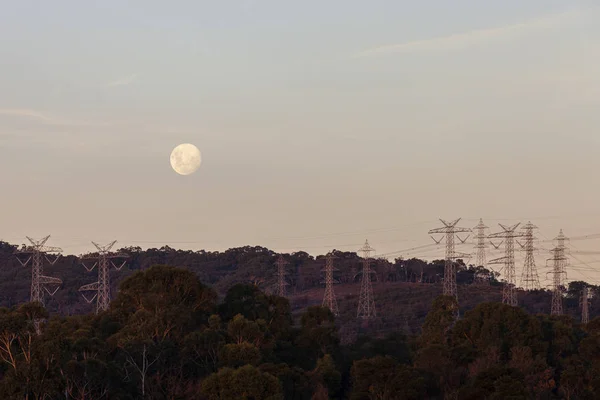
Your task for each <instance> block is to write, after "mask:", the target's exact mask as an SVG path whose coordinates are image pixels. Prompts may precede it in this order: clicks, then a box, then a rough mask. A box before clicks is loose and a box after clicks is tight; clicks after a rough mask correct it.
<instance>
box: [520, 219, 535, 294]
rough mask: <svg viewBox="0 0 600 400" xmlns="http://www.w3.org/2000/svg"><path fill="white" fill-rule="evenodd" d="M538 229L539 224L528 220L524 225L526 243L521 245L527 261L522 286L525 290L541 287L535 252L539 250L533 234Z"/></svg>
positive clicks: (522, 274)
mask: <svg viewBox="0 0 600 400" xmlns="http://www.w3.org/2000/svg"><path fill="white" fill-rule="evenodd" d="M534 229H537V226H535V225H533V224H532V223H531V222H528V223H527V224H526V225H525V226H523V230H524V234H523V236H524V238H525V243H524V244H521V243H519V245H520V246H521V247H522V248H523V249H525V263H524V264H523V272H522V273H521V286H522V287H523V289H525V290H535V289H539V288H540V278H539V277H538V273H537V268H536V266H535V257H534V255H533V252H534V251H535V250H537V249H536V248H535V247H534V245H533V241H534V240H535V239H536V237H535V236H534V234H533V230H534Z"/></svg>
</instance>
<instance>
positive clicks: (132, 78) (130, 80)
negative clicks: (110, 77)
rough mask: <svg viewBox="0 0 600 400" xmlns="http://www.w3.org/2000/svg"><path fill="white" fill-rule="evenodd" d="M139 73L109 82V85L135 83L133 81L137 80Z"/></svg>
mask: <svg viewBox="0 0 600 400" xmlns="http://www.w3.org/2000/svg"><path fill="white" fill-rule="evenodd" d="M137 76H138V75H137V74H131V75H129V76H126V77H124V78H121V79H118V80H116V81H113V82H110V83H109V84H108V86H125V85H130V84H132V83H133V81H135V80H136V78H137Z"/></svg>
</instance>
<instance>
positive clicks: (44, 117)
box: [0, 108, 110, 126]
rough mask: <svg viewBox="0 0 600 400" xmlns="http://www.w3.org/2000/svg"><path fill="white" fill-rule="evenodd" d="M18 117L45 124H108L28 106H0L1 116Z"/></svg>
mask: <svg viewBox="0 0 600 400" xmlns="http://www.w3.org/2000/svg"><path fill="white" fill-rule="evenodd" d="M2 115H5V116H9V117H17V118H24V119H29V120H33V121H35V122H37V123H40V124H43V125H55V126H107V125H110V124H109V123H106V122H89V121H80V120H76V119H71V118H63V117H59V116H56V115H53V114H48V113H44V112H41V111H37V110H32V109H27V108H0V116H2Z"/></svg>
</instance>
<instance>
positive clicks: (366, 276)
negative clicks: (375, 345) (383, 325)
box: [356, 240, 377, 319]
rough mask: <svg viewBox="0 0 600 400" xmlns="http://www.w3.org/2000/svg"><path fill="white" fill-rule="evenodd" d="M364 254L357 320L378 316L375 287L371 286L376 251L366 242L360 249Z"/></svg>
mask: <svg viewBox="0 0 600 400" xmlns="http://www.w3.org/2000/svg"><path fill="white" fill-rule="evenodd" d="M360 251H362V253H363V269H362V272H361V274H362V277H361V281H360V296H359V298H358V310H357V312H356V317H357V318H364V319H369V318H372V317H375V316H377V312H376V310H375V299H374V298H373V286H372V285H371V252H372V251H374V249H373V248H372V247H371V246H370V245H369V241H368V240H365V245H364V246H363V247H362V248H361V249H360Z"/></svg>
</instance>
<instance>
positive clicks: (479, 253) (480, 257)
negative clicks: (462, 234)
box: [473, 218, 490, 285]
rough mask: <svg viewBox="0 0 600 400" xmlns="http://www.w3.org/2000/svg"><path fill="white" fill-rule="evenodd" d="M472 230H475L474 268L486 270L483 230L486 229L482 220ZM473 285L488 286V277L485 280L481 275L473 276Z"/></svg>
mask: <svg viewBox="0 0 600 400" xmlns="http://www.w3.org/2000/svg"><path fill="white" fill-rule="evenodd" d="M473 229H475V232H477V233H476V234H475V236H474V239H475V240H476V244H475V250H476V253H475V254H476V256H475V266H476V267H483V268H486V267H487V259H486V254H485V253H486V249H487V247H488V246H487V242H486V239H487V236H486V234H485V230H486V229H488V227H487V226H486V225H485V224H484V223H483V219H481V218H480V219H479V224H477V226H476V227H474V228H473ZM475 283H476V284H479V285H486V284H487V285H489V283H490V280H489V276H488V277H487V279H486V278H485V277H483V276H482V275H481V274H475Z"/></svg>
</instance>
